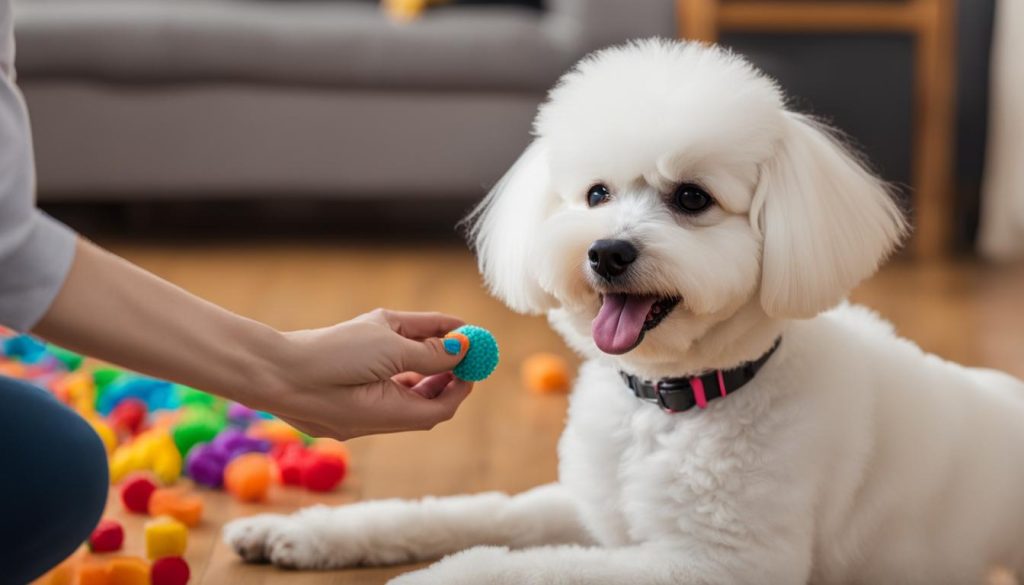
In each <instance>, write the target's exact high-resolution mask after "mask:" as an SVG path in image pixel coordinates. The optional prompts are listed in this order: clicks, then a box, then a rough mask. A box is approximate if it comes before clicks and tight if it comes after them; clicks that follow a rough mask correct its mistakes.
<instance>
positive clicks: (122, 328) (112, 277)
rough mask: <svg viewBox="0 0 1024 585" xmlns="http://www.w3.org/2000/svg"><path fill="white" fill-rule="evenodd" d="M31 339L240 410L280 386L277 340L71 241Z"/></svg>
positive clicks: (105, 254)
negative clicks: (63, 272) (228, 401)
mask: <svg viewBox="0 0 1024 585" xmlns="http://www.w3.org/2000/svg"><path fill="white" fill-rule="evenodd" d="M34 333H36V334H38V335H40V336H41V337H44V338H46V339H48V340H50V341H52V342H54V343H56V344H58V345H62V346H64V347H67V348H69V349H73V350H75V351H80V352H82V353H86V354H89V355H91V356H95V357H98V358H101V359H104V360H108V361H111V362H113V363H117V364H119V365H122V366H125V367H127V368H131V369H133V370H136V371H139V372H142V373H145V374H148V375H152V376H156V377H160V378H166V379H169V380H174V381H176V382H181V383H183V384H188V385H190V386H195V387H197V388H201V389H203V390H206V391H209V392H213V393H216V394H219V395H221V396H225V397H227V398H232V399H235V400H240V401H243V402H248V403H253V402H256V403H260V402H263V400H262V398H263V394H265V393H268V392H274V391H275V388H276V387H277V386H279V385H280V384H281V382H280V377H281V376H280V374H281V372H280V371H279V368H280V365H279V364H277V363H275V359H274V358H275V357H276V358H278V359H279V358H281V357H282V356H281V353H282V349H283V347H282V341H283V336H282V334H280V333H278V332H276V331H274V330H273V329H272V328H270V327H267V326H266V325H263V324H261V323H258V322H256V321H253V320H250V319H246V318H244V317H241V316H239V315H236V314H234V313H231V312H230V311H227V310H226V309H223V308H221V307H218V306H217V305H214V304H212V303H210V302H207V301H205V300H203V299H200V298H199V297H197V296H195V295H192V294H191V293H189V292H187V291H185V290H183V289H181V288H179V287H177V286H175V285H173V284H171V283H169V282H167V281H165V280H163V279H161V278H159V277H157V276H155V275H153V274H151V273H149V272H146V271H145V270H143V269H141V268H138V267H136V266H134V265H132V264H131V263H129V262H127V261H125V260H123V259H121V258H119V257H117V256H115V255H113V254H111V253H109V252H106V251H105V250H102V249H101V248H99V247H97V246H95V245H93V244H91V243H89V242H87V241H85V240H83V239H79V241H78V243H77V247H76V253H75V259H74V262H73V264H72V267H71V271H70V273H69V274H68V277H67V280H66V281H65V283H64V286H63V288H62V289H61V292H60V293H59V294H58V295H57V298H56V299H55V300H54V303H53V305H52V306H51V307H50V309H49V311H48V312H47V313H46V315H45V316H44V317H43V319H42V320H41V321H40V322H39V323H38V324H37V325H36V327H35V329H34Z"/></svg>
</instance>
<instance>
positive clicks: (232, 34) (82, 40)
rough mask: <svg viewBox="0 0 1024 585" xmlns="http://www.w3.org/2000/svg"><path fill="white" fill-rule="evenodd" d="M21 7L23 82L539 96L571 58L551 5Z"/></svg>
mask: <svg viewBox="0 0 1024 585" xmlns="http://www.w3.org/2000/svg"><path fill="white" fill-rule="evenodd" d="M15 10H16V36H17V41H18V57H17V66H18V69H19V75H21V76H22V78H47V77H49V78H54V77H56V78H69V77H70V78H93V79H95V78H99V79H105V80H109V81H120V82H133V83H146V82H163V83H167V82H201V81H206V80H218V81H224V80H228V81H242V82H258V83H271V84H291V85H325V86H345V87H366V88H396V89H423V90H446V89H476V90H513V91H529V92H535V91H543V90H544V89H546V88H547V87H549V86H550V85H551V83H552V82H553V81H554V80H555V79H557V76H558V75H559V73H560V72H561V71H563V70H564V69H565V68H566V67H567V66H568V65H569V64H570V62H571V60H572V58H573V56H571V55H568V54H567V53H566V52H565V51H560V50H559V47H558V46H557V44H556V42H555V41H554V40H552V38H551V36H549V35H547V34H545V24H544V13H543V12H542V11H537V10H533V9H529V8H525V7H514V6H466V7H452V8H449V9H446V10H439V11H436V12H434V13H431V14H429V15H427V16H426V17H425V18H423V19H421V20H418V21H417V22H415V23H411V24H399V23H394V22H391V21H390V20H389V19H388V18H386V17H385V16H384V15H383V14H381V11H380V9H379V6H378V5H377V4H376V3H375V2H366V1H337V0H335V1H326V0H325V1H319V0H297V1H287V2H277V1H265V0H263V1H261V0H20V1H19V2H16V4H15Z"/></svg>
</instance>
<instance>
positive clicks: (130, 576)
mask: <svg viewBox="0 0 1024 585" xmlns="http://www.w3.org/2000/svg"><path fill="white" fill-rule="evenodd" d="M107 583H108V584H109V585H149V563H147V562H146V560H145V559H140V558H139V557H117V558H114V559H111V560H110V561H109V562H108V563H107Z"/></svg>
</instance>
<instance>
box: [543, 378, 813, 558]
mask: <svg viewBox="0 0 1024 585" xmlns="http://www.w3.org/2000/svg"><path fill="white" fill-rule="evenodd" d="M759 386H760V387H759ZM763 386H764V384H757V382H756V381H755V382H751V383H750V384H748V386H747V387H744V388H743V389H741V390H740V392H739V393H737V394H736V395H734V396H729V397H727V398H726V399H725V400H717V401H714V402H712V403H711V404H710V405H709V408H708V409H707V410H704V411H701V410H697V409H694V410H691V411H688V412H686V413H678V414H667V413H665V412H662V411H661V410H660V409H659V408H658V407H657V406H656V405H653V404H650V403H647V402H643V401H640V400H638V399H637V398H635V397H634V396H633V395H632V394H631V393H630V392H629V391H628V389H626V388H625V386H624V385H623V384H622V382H621V380H620V379H619V377H618V375H617V373H616V371H615V370H614V369H613V368H611V367H608V366H606V365H602V364H598V363H596V362H590V363H587V364H586V365H585V366H584V367H583V368H582V369H581V372H580V379H579V380H578V382H577V390H576V392H575V394H574V396H573V399H572V404H571V407H570V414H569V422H568V425H567V427H566V431H565V434H564V436H563V438H562V442H561V445H560V456H561V481H562V482H563V483H565V484H567V485H569V486H570V488H571V489H572V491H573V493H574V494H576V495H578V497H579V504H580V506H581V511H582V515H583V517H584V521H585V522H586V523H587V524H588V525H589V527H590V528H591V530H592V532H593V533H594V535H595V536H596V537H597V538H599V539H600V540H601V541H602V543H603V544H607V545H623V544H628V543H636V542H644V541H652V540H653V541H678V540H682V541H689V540H700V541H701V542H707V541H708V539H709V538H711V539H713V540H714V541H717V542H718V543H720V544H723V545H727V546H728V545H730V544H734V543H740V542H742V541H744V540H746V539H748V538H749V537H750V534H749V526H750V525H749V518H750V513H751V512H752V510H750V509H749V508H751V507H757V506H763V504H764V498H765V497H767V495H768V494H766V493H765V492H766V491H767V490H768V488H767V486H769V485H777V482H776V481H775V480H776V479H782V477H783V476H785V475H786V474H787V473H789V471H790V470H791V466H790V465H788V464H787V463H786V462H782V461H773V460H772V456H771V453H772V452H775V450H769V449H766V448H765V447H766V446H767V445H769V444H772V443H777V442H778V440H779V437H778V434H779V433H780V432H783V431H784V429H785V428H787V427H788V426H790V423H791V422H792V421H791V420H789V419H790V418H791V417H792V416H793V415H794V411H793V410H792V409H791V408H788V407H787V401H786V397H785V396H786V394H787V393H786V392H784V391H782V392H778V391H773V390H772V389H769V388H764V387H763Z"/></svg>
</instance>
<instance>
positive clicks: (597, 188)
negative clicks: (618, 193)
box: [587, 183, 611, 207]
mask: <svg viewBox="0 0 1024 585" xmlns="http://www.w3.org/2000/svg"><path fill="white" fill-rule="evenodd" d="M610 196H611V191H609V190H608V187H605V186H604V185H602V184H601V183H598V184H596V185H594V186H593V187H591V188H590V190H589V191H587V205H589V206H590V207H596V206H598V205H600V204H602V203H604V202H605V201H607V200H608V197H610Z"/></svg>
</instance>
